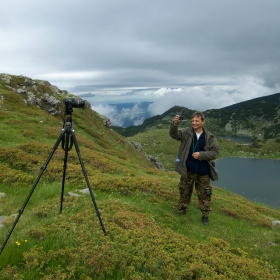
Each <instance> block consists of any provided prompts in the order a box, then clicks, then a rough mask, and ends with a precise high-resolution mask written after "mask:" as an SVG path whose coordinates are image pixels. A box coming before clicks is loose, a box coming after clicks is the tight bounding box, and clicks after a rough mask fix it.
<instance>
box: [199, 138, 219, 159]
mask: <svg viewBox="0 0 280 280" xmlns="http://www.w3.org/2000/svg"><path fill="white" fill-rule="evenodd" d="M219 150H220V147H219V144H218V142H217V140H216V139H215V138H214V137H213V139H211V142H210V141H209V146H208V147H206V150H205V151H201V152H199V157H198V159H200V160H214V159H216V158H217V157H218V155H219Z"/></svg>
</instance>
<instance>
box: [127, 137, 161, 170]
mask: <svg viewBox="0 0 280 280" xmlns="http://www.w3.org/2000/svg"><path fill="white" fill-rule="evenodd" d="M127 141H128V142H129V143H130V144H131V145H132V146H133V147H134V148H135V149H136V150H138V151H139V152H140V153H144V154H145V157H146V158H147V159H148V160H149V161H150V162H151V163H152V164H153V165H154V166H155V167H156V168H157V169H159V170H162V171H164V166H163V164H162V163H161V162H160V161H159V160H158V159H157V158H155V157H153V156H151V155H148V154H146V153H145V152H144V150H143V148H142V147H141V145H140V144H139V143H137V142H133V141H131V140H129V139H127Z"/></svg>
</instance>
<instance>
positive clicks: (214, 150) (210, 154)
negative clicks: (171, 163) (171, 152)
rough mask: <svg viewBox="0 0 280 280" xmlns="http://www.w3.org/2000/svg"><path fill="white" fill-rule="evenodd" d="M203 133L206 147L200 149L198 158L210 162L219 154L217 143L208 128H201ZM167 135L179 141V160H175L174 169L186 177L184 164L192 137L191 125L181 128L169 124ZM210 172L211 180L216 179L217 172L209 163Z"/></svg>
mask: <svg viewBox="0 0 280 280" xmlns="http://www.w3.org/2000/svg"><path fill="white" fill-rule="evenodd" d="M203 130H204V133H205V141H206V149H205V151H200V152H199V153H200V154H199V160H207V161H208V162H209V164H210V160H214V159H216V158H217V156H218V154H219V149H220V148H219V145H218V143H217V140H216V139H215V137H214V135H213V134H212V133H210V132H209V131H208V130H206V129H205V128H203ZM169 135H170V137H172V138H173V139H175V140H178V141H181V145H180V148H179V153H178V156H179V158H180V162H178V163H177V162H176V166H175V170H176V171H177V172H178V173H179V174H180V175H181V176H183V177H185V178H187V177H188V174H187V172H188V170H187V166H186V160H187V157H188V153H189V149H190V146H191V143H192V139H193V129H192V128H191V127H186V128H183V129H181V130H179V129H178V125H173V123H172V124H171V125H170V129H169ZM210 172H211V177H212V180H213V181H218V179H219V177H218V173H217V171H216V169H215V168H214V167H213V166H212V165H211V164H210Z"/></svg>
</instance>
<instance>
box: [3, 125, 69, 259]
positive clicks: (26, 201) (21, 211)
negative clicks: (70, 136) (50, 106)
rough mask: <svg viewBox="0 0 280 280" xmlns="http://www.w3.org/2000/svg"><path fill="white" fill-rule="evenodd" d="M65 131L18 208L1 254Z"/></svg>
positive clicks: (63, 130) (63, 131)
mask: <svg viewBox="0 0 280 280" xmlns="http://www.w3.org/2000/svg"><path fill="white" fill-rule="evenodd" d="M65 132H66V129H65V128H64V129H62V131H61V134H60V136H59V137H58V139H57V141H56V143H55V144H54V146H53V149H52V151H51V152H50V154H49V157H48V158H47V160H46V162H45V164H44V165H43V166H42V167H41V171H40V173H39V175H38V177H37V179H36V181H35V183H34V184H33V186H32V189H31V191H30V192H29V194H28V196H27V198H26V200H25V201H24V203H23V205H22V207H21V208H20V209H19V210H18V215H17V217H16V219H15V221H14V223H13V225H12V227H11V229H10V231H9V233H8V235H7V237H6V239H5V241H4V243H3V244H2V246H1V249H0V255H1V253H2V251H3V250H4V248H5V246H6V244H7V242H8V240H9V238H10V236H11V234H12V232H13V230H14V228H15V226H16V224H17V222H18V220H19V218H20V217H21V215H22V213H23V211H24V209H25V207H26V205H27V203H28V201H29V199H30V198H31V196H32V194H33V192H34V190H35V188H36V186H37V184H38V182H39V181H40V179H41V176H42V174H43V173H44V171H45V169H46V168H47V166H48V164H49V162H50V160H51V158H52V156H53V154H54V152H55V150H56V149H57V147H58V145H59V143H60V141H61V140H62V138H63V136H64V134H65Z"/></svg>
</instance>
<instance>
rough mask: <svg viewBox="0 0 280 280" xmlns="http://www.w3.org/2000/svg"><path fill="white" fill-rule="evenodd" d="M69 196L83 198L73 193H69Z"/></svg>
mask: <svg viewBox="0 0 280 280" xmlns="http://www.w3.org/2000/svg"><path fill="white" fill-rule="evenodd" d="M67 194H68V195H69V196H73V197H80V196H81V195H80V194H77V193H73V192H68V193H67Z"/></svg>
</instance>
